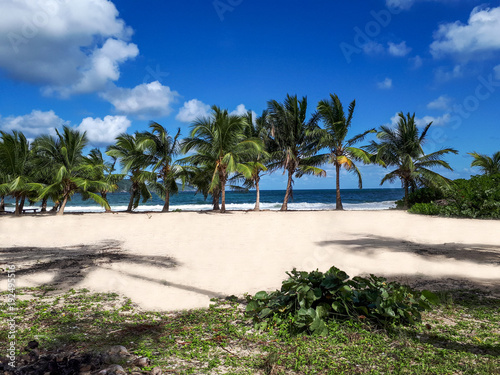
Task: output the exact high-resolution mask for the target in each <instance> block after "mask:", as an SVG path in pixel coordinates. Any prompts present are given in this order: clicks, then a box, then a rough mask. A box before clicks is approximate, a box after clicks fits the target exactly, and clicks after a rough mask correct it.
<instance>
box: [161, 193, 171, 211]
mask: <svg viewBox="0 0 500 375" xmlns="http://www.w3.org/2000/svg"><path fill="white" fill-rule="evenodd" d="M169 208H170V191H168V190H165V204H164V205H163V209H162V210H161V212H168V210H169Z"/></svg>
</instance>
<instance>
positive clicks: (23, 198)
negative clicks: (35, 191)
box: [19, 195, 26, 213]
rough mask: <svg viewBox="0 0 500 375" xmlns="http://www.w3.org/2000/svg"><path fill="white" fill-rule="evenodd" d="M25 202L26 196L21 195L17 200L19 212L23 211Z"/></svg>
mask: <svg viewBox="0 0 500 375" xmlns="http://www.w3.org/2000/svg"><path fill="white" fill-rule="evenodd" d="M25 202H26V196H25V195H22V196H21V201H20V202H19V213H21V212H23V209H24V203H25Z"/></svg>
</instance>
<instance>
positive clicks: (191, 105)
mask: <svg viewBox="0 0 500 375" xmlns="http://www.w3.org/2000/svg"><path fill="white" fill-rule="evenodd" d="M209 114H210V106H209V105H208V104H205V103H203V102H202V101H200V100H198V99H191V100H190V101H188V102H185V103H184V105H183V106H182V108H181V109H180V110H179V113H178V114H177V116H176V117H175V118H176V119H177V120H179V121H182V122H193V121H195V120H196V119H199V118H203V117H207V116H208V115H209Z"/></svg>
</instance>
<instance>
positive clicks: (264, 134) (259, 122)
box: [235, 111, 269, 211]
mask: <svg viewBox="0 0 500 375" xmlns="http://www.w3.org/2000/svg"><path fill="white" fill-rule="evenodd" d="M245 121H246V123H247V126H246V128H245V137H247V138H250V139H252V138H253V139H260V141H261V142H262V144H264V145H265V144H266V143H269V127H268V126H267V123H266V121H267V111H263V112H262V115H261V116H260V117H257V118H256V119H254V116H253V113H252V111H248V112H247V113H246V115H245ZM268 158H269V154H268V153H267V152H266V151H265V150H263V151H262V152H260V153H258V154H254V155H252V159H250V160H247V161H245V162H243V163H241V164H240V165H239V167H238V174H237V175H236V176H235V179H236V180H243V186H244V188H245V189H252V188H255V191H256V198H255V207H254V211H259V210H260V179H261V177H262V175H261V173H262V172H266V171H267V167H266V166H265V163H266V162H267V161H268Z"/></svg>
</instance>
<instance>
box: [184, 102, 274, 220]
mask: <svg viewBox="0 0 500 375" xmlns="http://www.w3.org/2000/svg"><path fill="white" fill-rule="evenodd" d="M247 126H248V124H247V122H246V121H245V119H244V117H242V116H239V115H233V114H229V113H228V111H227V110H226V109H221V108H219V107H217V106H212V113H211V115H210V116H209V117H205V118H200V119H197V120H196V121H195V122H194V123H193V124H192V125H191V134H190V136H189V137H188V138H186V139H185V140H184V141H183V146H182V147H183V152H184V153H187V152H190V151H194V154H193V155H190V156H187V157H185V158H184V159H183V160H182V162H184V163H189V164H191V165H193V166H195V167H198V166H205V168H206V167H213V170H210V169H211V168H208V171H210V172H211V175H212V177H211V182H210V185H209V188H208V191H209V192H214V191H217V190H218V191H220V200H221V207H220V212H225V211H226V183H227V181H228V178H229V176H230V175H231V174H232V173H235V172H236V171H237V170H238V168H239V167H240V166H241V164H242V163H243V162H245V161H246V160H248V159H250V158H251V157H252V155H258V154H260V153H262V152H263V150H264V145H263V143H262V141H261V140H260V139H258V138H247V137H245V128H246V127H247Z"/></svg>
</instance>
